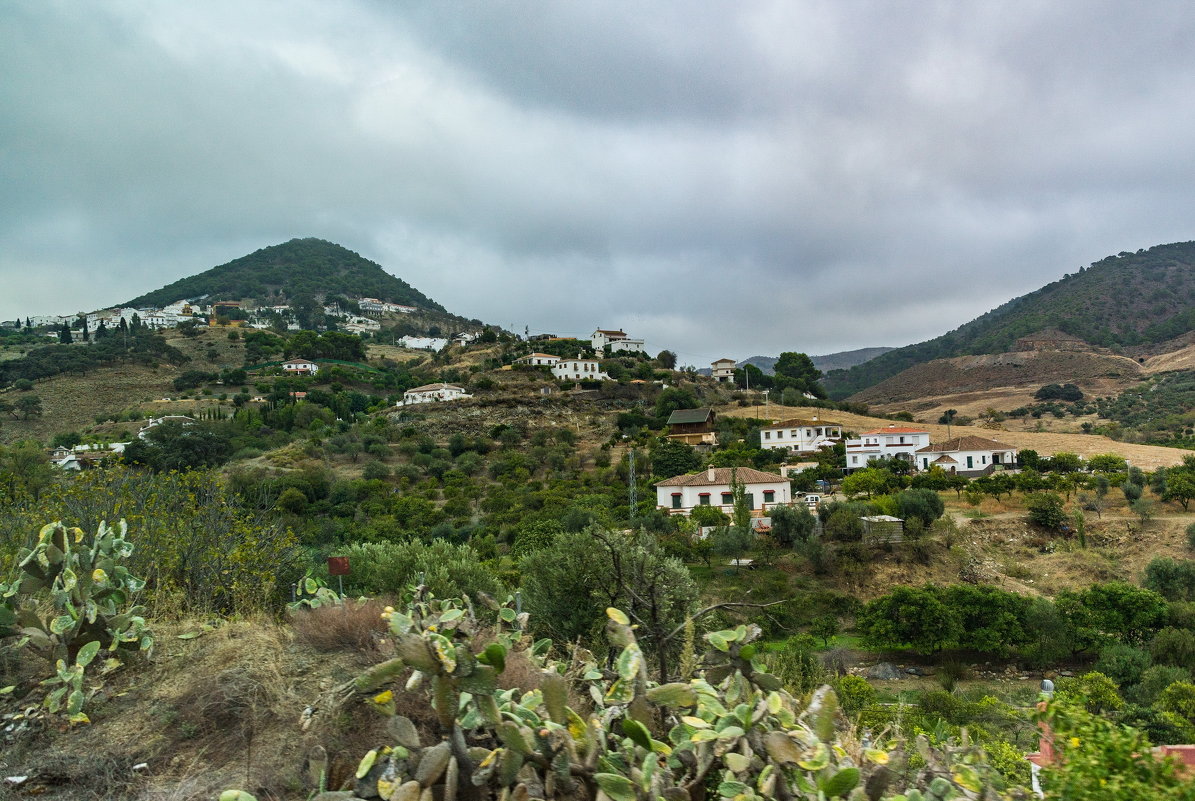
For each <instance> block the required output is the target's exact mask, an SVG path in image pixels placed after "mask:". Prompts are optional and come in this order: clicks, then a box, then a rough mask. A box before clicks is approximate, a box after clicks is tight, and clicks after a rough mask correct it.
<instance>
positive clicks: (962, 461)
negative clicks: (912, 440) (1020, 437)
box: [916, 436, 1017, 476]
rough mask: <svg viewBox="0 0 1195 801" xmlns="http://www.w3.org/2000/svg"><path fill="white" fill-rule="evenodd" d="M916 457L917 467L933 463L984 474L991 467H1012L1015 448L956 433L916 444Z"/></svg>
mask: <svg viewBox="0 0 1195 801" xmlns="http://www.w3.org/2000/svg"><path fill="white" fill-rule="evenodd" d="M916 460H917V462H916V465H917V469H918V470H928V469H930V468H931V467H933V466H935V465H936V466H938V467H941V468H942V469H943V470H945V471H946V472H947V473H958V474H959V475H961V476H983V475H987V474H988V473H991V472H992V471H994V470H1002V469H1004V468H1006V467H1007V468H1011V467H1015V466H1016V462H1017V449H1016V448H1014V447H1012V446H1011V445H1005V444H1004V443H1003V442H996V441H995V440H994V439H987V438H985V437H976V436H966V437H955V438H954V439H951V440H947V441H946V442H935V443H930V444H929V445H926V446H925V447H924V448H919V449H918V450H917V455H916Z"/></svg>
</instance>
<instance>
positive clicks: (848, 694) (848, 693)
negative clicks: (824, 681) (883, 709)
mask: <svg viewBox="0 0 1195 801" xmlns="http://www.w3.org/2000/svg"><path fill="white" fill-rule="evenodd" d="M834 690H835V691H836V692H837V693H838V700H839V702H840V703H841V704H842V711H844V712H846V713H847V714H856V713H858V712H861V711H863V710H864V709H866V708H867V707H869V706H871V705H872V704H874V703H875V702H876V696H877V693H876V690H875V687H872V686H871V685H870V684H869V683H868V682H867V679H865V678H863V677H862V676H851V675H846V676H840V677H839V678H838V680H837V681H835V682H834Z"/></svg>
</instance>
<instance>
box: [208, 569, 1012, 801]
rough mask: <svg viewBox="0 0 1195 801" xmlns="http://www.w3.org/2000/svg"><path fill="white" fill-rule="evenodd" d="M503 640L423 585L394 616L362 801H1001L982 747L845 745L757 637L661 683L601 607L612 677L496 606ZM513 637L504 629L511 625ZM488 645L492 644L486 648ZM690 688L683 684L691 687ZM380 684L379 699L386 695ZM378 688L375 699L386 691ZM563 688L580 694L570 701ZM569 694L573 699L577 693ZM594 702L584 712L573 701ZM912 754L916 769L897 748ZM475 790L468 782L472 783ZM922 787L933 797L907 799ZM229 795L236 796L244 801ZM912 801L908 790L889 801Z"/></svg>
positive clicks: (824, 701) (828, 706)
mask: <svg viewBox="0 0 1195 801" xmlns="http://www.w3.org/2000/svg"><path fill="white" fill-rule="evenodd" d="M487 606H488V607H489V608H490V610H491V611H493V612H495V613H496V616H497V618H498V621H499V623H498V625H497V631H496V637H495V636H493V635H491V636H490V637H487V638H486V639H484V640H481V641H479V636H480V635H481V633H482V630H483V624H482V623H481V621H479V620H478V618H477V617H476V615H475V612H474V607H473V606H471V605H468V604H466V603H464V602H462V601H455V600H448V601H438V600H436V599H434V598H430V597H429V596H427V595H426V594H424V593H423V592H422V590H417V591H416V594H415V596H414V598H413V599H412V601H411V602H410V603H408V604H407V605H406V606H405V608H404V609H402V610H396V611H394V612H391V613H389V621H390V628H391V632H392V636H393V638H394V640H395V647H396V651H397V652H398V654H399V656H398V657H397V658H395V659H391V660H389V661H387V662H383V663H381V664H379V665H377V666H375V667H374V668H372V669H371V670H369V671H368V672H367V673H365V674H364V675H363V676H361V677H360V678H358V679H357V681H356V682H355V683H354V684H353V685H352V687H353V689H355V690H356V692H358V693H361V694H363V695H365V696H366V697H367V698H368V699H369V700H368V703H369V704H370V705H372V706H373V708H374V709H376V710H377V711H378V712H380V713H381V714H383V715H385V716H388V717H391V718H392V720H391V722H390V725H389V726H388V727H387V729H388V731H389V732H390V739H391V744H389V745H387V746H385V747H379V748H375V749H373V750H371V751H369V752H368V753H367V754H366V755H365V757H364V758H363V759H362V760H361V763H360V764H359V765H358V768H357V771H356V785H355V787H354V788H353V790H354V792H355V795H356V796H358V797H375V796H379V795H380V796H382V797H387V798H415V797H419V796H421V795H422V796H425V797H444V798H447V799H454V798H457V797H458V789H460V790H464V788H465V787H466V786H467V787H468V790H465V792H467V793H468V795H467V796H463V795H462V797H467V798H470V799H496V798H507V797H517V798H524V797H526V798H531V797H555V798H576V797H586V798H603V797H605V798H610V799H612V801H636V800H637V799H641V798H643V799H647V798H653V799H654V798H666V799H673V798H689V797H691V796H690V792H698V793H700V794H701V797H706V795H705V791H704V789H703V788H704V787H705V786H706V785H709V787H710V791H711V792H710V795H709V797H717V798H723V799H734V798H742V799H767V798H787V799H792V800H793V801H822V800H824V799H834V798H840V797H841V798H846V797H851V798H858V797H863V795H862V794H863V793H864V789H863V788H865V787H866V788H868V789H867V790H866V794H867V795H868V796H869V797H871V798H875V799H879V798H880V797H886V798H891V799H893V801H895V799H897V798H902V799H904V801H909V800H910V799H926V798H929V799H935V801H940V800H943V799H947V798H953V797H958V796H959V795H960V793H968V794H970V795H973V796H975V797H979V796H980V795H982V797H984V798H987V799H992V801H997V799H1000V798H1005V797H1007V796H1004V795H1002V793H1001V792H1000V791H999V789H998V787H999V786H1000V785H1001V784H1002V783H1001V782H1000V780H999V779H998V777H996V776H995V775H994V774H993V772H992V771H991V769H990V768H988V767H987V766H986V765H985V764H984V763H983V760H982V752H981V750H980V749H979V748H977V747H975V746H973V745H971V744H969V743H964V744H963V745H961V746H953V745H939V746H936V747H935V746H931V744H930V742H929V740H928V738H926V737H919V738H917V740H916V743H915V745H912V746H910V745H909V744H907V743H906V742H904V741H903V740H892V739H887V738H885V739H881V740H880V741H878V742H877V743H875V744H874V745H875V747H872V746H871V745H868V746H866V747H865V746H863V745H860V744H859V743H858V740H857V739H853V738H852V739H847V738H840V736H839V735H838V733H837V731H836V729H837V727H838V725H839V720H840V716H839V714H838V711H839V702H838V697H837V695H836V694H835V693H834V691H833V690H832V689H831V688H830V687H821V688H818V689H817V690H815V691H814V692H813V693H812V694H811V696H810V699H809V701H808V702H807V703H801V702H798V701H797V699H796V698H794V697H793V696H792V695H791V694H789V693H788V692H786V691H785V690H783V689H782V688H781V686H780V682H779V680H778V679H777V678H776V677H775V676H772V675H770V674H768V673H766V672H764V670H763V664H762V660H761V656H760V649H759V646H758V644H757V642H756V641H757V639H758V637H759V634H760V632H759V629H758V628H756V627H753V626H739V627H738V628H736V629H727V630H723V631H716V632H710V633H708V634H707V635H706V637H705V639H706V642H707V643H708V644H709V650H708V651H707V653H706V654H705V656H704V657H703V660H702V661H703V663H704V664H705V665H706V666H707V668H706V670H705V673H704V675H703V676H702V677H700V678H696V679H693V680H692V681H678V682H665V683H659V684H656V683H653V682H651V681H650V680H649V678H648V674H647V671H646V663H645V660H644V658H643V650H642V647H641V646H640V644H639V641H638V637H637V636H636V631H635V630H634V629H632V627H631V626H630V620H631V617H630V616H628V615H627V614H625V613H624V612H622V611H621V610H619V609H617V608H610V609H608V610H607V619H608V622H607V624H606V634H607V639H608V641H609V643H610V649H611V654H612V659H611V660H610V661H609V662H608V663H607V667H609V668H611V670H609V671H608V672H606V671H603V670H601V669H599V663H598V661H597V660H596V659H595V658H594V656H593V655H592V654H591V653H589V652H588V651H586V650H584V649H581V648H575V649H573V651H572V654H571V655H570V657H569V658H568V659H567V660H566V661H556V660H553V659H551V658H550V657H549V655H548V653H547V649H546V648H544V647H541V646H540V644H538V643H537V644H536V645H532V646H530V647H528V643H527V640H526V639H525V637H524V635H523V630H522V627H523V625H524V619H523V618H520V616H518V615H517V614H516V613H515V610H513V609H511V608H510V606H509V605H499V604H497V603H488V604H487ZM508 626H509V628H508ZM487 640H488V644H487ZM515 653H519V654H520V657H521V658H523V659H526V660H529V661H531V663H532V664H533V665H535V667H537V668H539V671H540V672H539V679H538V681H539V683H540V687H539V689H537V690H534V691H527V692H524V691H522V690H519V689H512V690H501V689H499V688H498V683H499V682H498V677H499V675H500V674H502V673H503V672H504V670H505V669H506V665H507V663H508V662H509V661H510V658H511V656H512V655H513V654H515ZM406 668H411V669H414V671H415V676H416V679H414V680H412V681H411V682H408V686H410V685H411V684H412V683H414V684H416V685H418V684H420V683H423V684H430V688H429V689H430V695H431V707H432V709H433V711H434V712H435V713H436V718H437V722H438V727H439V736H438V738H435V737H433V738H432V743H431V744H429V743H427V742H426V741H425V740H424V736H423V735H421V734H420V732H419V731H418V730H417V729H416V728H415V726H414V725H413V724H412V723H411V721H410V720H409V719H406V718H403V717H399V716H397V715H396V711H395V697H394V696H395V691H394V689H391V687H392V685H393V683H394V682H395V680H396V679H397V678H398V677H399V675H400V674H401V673H403V672H404V671H405V669H406ZM684 678H685V679H687V678H688V677H687V676H686V677H684ZM382 688H385V689H382ZM379 689H381V692H378V690H379ZM570 690H571V691H572V693H570ZM573 693H575V695H574V694H573ZM576 696H579V697H580V698H583V699H585V700H584V701H583V703H584V704H585V708H581V711H580V712H578V711H577V709H576V708H574V706H576V705H577V702H576V701H574V700H573V698H574V697H576ZM914 748H915V750H916V752H917V754H918V756H919V763H918V765H917V766H915V767H914V766H912V765H907V766H904V765H902V761H901V760H900V759H899V756H897V761H896V762H894V763H893V767H894V768H897V767H901V768H902V769H901V770H899V771H898V770H894V769H890V768H889V767H887V765H888V763H889V762H892V761H893V758H894V753H895V752H897V751H903V750H912V749H914ZM465 782H468V785H465ZM916 786H920V787H925V788H926V794H922V792H921V791H920V790H911V789H910V788H913V787H916ZM234 792H235V791H229V793H228V795H229V798H230V799H237V798H238V797H237V796H236V795H233V793H234ZM904 792H908V793H909V795H907V796H904V795H895V794H896V793H904Z"/></svg>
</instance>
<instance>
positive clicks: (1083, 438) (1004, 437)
mask: <svg viewBox="0 0 1195 801" xmlns="http://www.w3.org/2000/svg"><path fill="white" fill-rule="evenodd" d="M717 412H718V414H720V415H724V416H727V417H759V418H771V419H773V420H782V419H784V418H786V417H806V418H808V417H812V416H814V415H817V416H818V417H819V418H820V419H822V420H826V421H834V422H837V423H841V424H842V425H843V427H844V428H846V429H847V430H849V431H855V432H862V431H871V430H873V429H877V428H883V427H885V426H889V425H916V426H917V427H918V428H921V429H923V430H925V431H928V432H929V433H930V438H931V439H932V440H933V441H934V442H941V441H943V440H945V439H946V438H947V437H948V436H950V437H962V436H967V435H974V436H977V437H984V438H986V439H994V440H996V441H998V442H1002V443H1004V444H1006V445H1010V446H1012V447H1014V448H1016V449H1017V450H1023V449H1025V448H1029V449H1032V450H1035V451H1037V452H1038V453H1039V454H1041V455H1042V456H1051V455H1053V454H1055V453H1063V452H1065V453H1077V454H1079V455H1080V456H1083V457H1090V456H1095V455H1096V454H1099V453H1118V454H1120V455H1121V456H1123V457H1125V458H1126V459H1128V460H1129V462H1130V463H1132V464H1134V465H1137V466H1138V467H1140V468H1142V469H1144V470H1156V469H1157V468H1159V467H1172V466H1174V465H1177V464H1181V463H1182V460H1183V456H1185V455H1186V454H1187V451H1184V450H1180V449H1178V448H1162V447H1159V446H1156V445H1134V444H1130V443H1127V442H1117V441H1116V440H1113V439H1108V438H1107V437H1101V436H1097V435H1094V434H1058V433H1052V432H1044V433H1038V432H1034V431H991V430H988V429H986V428H979V427H978V426H950V427H949V429H947V427H946V426H943V425H938V424H937V423H915V424H910V423H899V422H894V421H892V420H886V419H884V418H882V417H868V416H865V415H859V414H850V413H849V412H839V411H832V410H829V409H818V408H816V407H812V406H779V405H777V404H770V405H769V406H768V407H766V408H765V407H763V406H724V407H719V408H718V409H717Z"/></svg>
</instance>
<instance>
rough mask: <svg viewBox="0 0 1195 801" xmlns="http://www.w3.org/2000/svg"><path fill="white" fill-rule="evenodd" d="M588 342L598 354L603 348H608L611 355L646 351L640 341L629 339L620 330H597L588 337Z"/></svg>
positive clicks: (624, 332)
mask: <svg viewBox="0 0 1195 801" xmlns="http://www.w3.org/2000/svg"><path fill="white" fill-rule="evenodd" d="M589 342H590V344H591V345H593V349H594V350H596V351H598V352H599V353H600V352H601V351H602V350H603V349H604V348H609V349H610V352H611V353H613V352H614V351H618V350H626V351H631V352H633V353H643V352H645V351H646V350H647V348H646V347H645V346H644V344H643V340H642V339H631V338H630V337H628V336H627V333H626V331H622V330H618V331H611V330H607V329H604V328H599V329H597V330H596V331H594V332H593V333H592V334H590V335H589Z"/></svg>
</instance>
